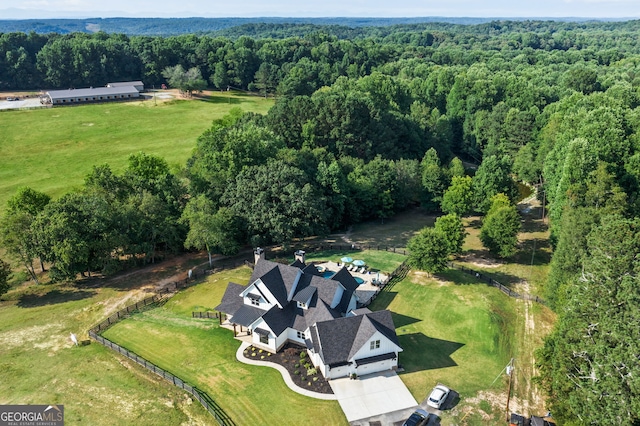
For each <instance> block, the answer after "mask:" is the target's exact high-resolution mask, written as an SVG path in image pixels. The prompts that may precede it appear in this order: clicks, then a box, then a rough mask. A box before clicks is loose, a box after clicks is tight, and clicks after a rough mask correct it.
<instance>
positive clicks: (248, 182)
mask: <svg viewBox="0 0 640 426" xmlns="http://www.w3.org/2000/svg"><path fill="white" fill-rule="evenodd" d="M222 202H223V204H224V205H226V206H227V207H229V208H230V209H231V211H233V213H234V214H236V215H238V216H240V217H241V218H242V219H244V220H245V221H246V223H247V228H248V231H249V235H250V237H251V238H252V243H253V244H259V243H260V244H262V243H270V242H276V243H287V242H289V241H291V240H292V239H293V238H295V237H306V236H310V235H318V234H322V233H324V232H326V229H327V226H326V223H327V218H326V211H325V208H324V206H325V205H326V202H325V200H324V198H323V197H322V196H321V195H320V194H319V193H318V191H317V190H316V188H315V187H314V186H313V185H311V184H310V183H309V181H308V178H307V176H306V175H305V173H304V172H302V171H301V170H300V169H298V168H296V167H293V166H290V165H288V164H286V163H284V162H282V161H278V160H271V161H269V162H268V163H267V164H265V165H260V166H252V167H247V168H245V169H244V170H242V171H241V172H240V173H239V174H238V176H237V177H236V179H235V180H234V181H233V182H231V183H230V185H229V186H228V188H227V190H226V191H225V193H224V196H223V197H222Z"/></svg>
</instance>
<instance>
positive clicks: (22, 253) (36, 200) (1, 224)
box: [0, 187, 51, 283]
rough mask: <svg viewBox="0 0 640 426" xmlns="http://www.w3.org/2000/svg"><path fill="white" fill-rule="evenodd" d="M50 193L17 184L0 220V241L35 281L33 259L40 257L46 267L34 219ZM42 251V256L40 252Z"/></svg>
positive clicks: (43, 206) (43, 269)
mask: <svg viewBox="0 0 640 426" xmlns="http://www.w3.org/2000/svg"><path fill="white" fill-rule="evenodd" d="M50 200H51V197H49V196H48V195H47V194H44V193H42V192H38V191H36V190H34V189H31V188H29V187H24V188H20V189H19V190H18V191H17V192H16V194H15V195H13V196H12V197H11V198H10V199H9V200H8V201H7V212H6V214H5V216H4V217H3V218H2V219H1V220H0V241H1V242H2V245H3V246H4V247H5V249H6V250H7V251H8V253H9V254H10V255H12V256H13V257H14V258H15V259H16V260H18V261H19V262H20V263H21V264H22V265H24V267H25V268H26V269H27V271H28V272H29V275H30V276H31V278H32V279H33V280H34V281H35V282H36V283H37V282H38V277H37V275H36V273H35V270H34V268H33V260H34V258H36V257H40V267H41V269H42V271H43V272H44V271H45V267H44V262H43V257H44V256H43V255H42V252H41V251H40V250H39V249H38V247H39V245H38V244H37V240H36V239H35V234H34V229H33V222H34V220H35V218H36V216H37V215H38V214H39V213H40V212H41V211H42V210H44V208H45V206H46V205H47V204H48V203H49V201H50ZM41 255H42V256H41Z"/></svg>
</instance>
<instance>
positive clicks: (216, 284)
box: [104, 267, 346, 425]
mask: <svg viewBox="0 0 640 426" xmlns="http://www.w3.org/2000/svg"><path fill="white" fill-rule="evenodd" d="M250 274H251V270H250V269H249V268H246V267H243V268H239V269H236V270H233V271H227V272H222V273H220V274H215V275H212V276H211V277H209V280H208V281H207V282H206V283H204V284H200V285H198V286H196V287H192V288H190V289H187V290H185V291H183V292H180V293H179V294H178V295H177V296H175V297H174V298H172V299H171V300H170V301H169V302H168V303H167V304H166V305H165V306H163V307H162V308H159V309H155V310H152V311H147V312H144V313H141V314H136V315H134V316H132V317H131V318H129V319H126V320H124V321H122V322H120V323H118V324H116V325H115V326H113V327H112V328H110V329H109V330H107V331H106V332H105V333H104V336H105V337H106V338H108V339H111V340H112V341H114V342H117V343H118V344H120V345H122V346H124V347H126V348H127V349H129V350H132V351H134V352H136V353H137V354H139V355H141V356H143V357H145V358H147V359H148V360H150V361H152V362H154V363H156V364H157V365H159V366H160V367H162V368H165V369H167V370H168V371H170V372H172V373H173V374H176V375H177V376H179V377H181V378H183V379H184V380H186V381H187V382H190V383H192V384H195V385H196V386H198V387H199V388H200V389H203V390H205V391H206V392H207V393H209V395H210V396H211V397H212V398H213V399H214V400H215V401H216V402H217V403H218V404H219V405H220V406H221V407H222V408H223V409H224V410H225V412H226V413H227V414H228V415H229V416H231V418H232V419H233V420H234V421H235V422H236V423H237V424H238V425H241V424H255V425H271V424H304V423H307V422H308V420H309V419H322V421H321V422H320V423H319V424H327V425H329V424H330V425H339V424H346V419H345V418H344V414H343V413H342V410H341V409H340V406H339V405H338V403H337V402H336V401H322V400H317V399H312V398H308V397H305V396H302V395H300V394H297V393H295V392H293V391H291V390H289V388H287V386H286V385H285V384H284V381H283V380H282V376H281V375H280V373H279V372H277V371H276V370H274V369H271V368H266V367H255V366H249V365H246V364H242V363H239V362H238V361H237V360H236V358H235V353H236V350H237V349H238V347H239V346H240V342H238V341H237V340H235V339H234V338H233V333H232V332H231V331H230V330H227V329H223V328H220V327H219V326H218V323H217V320H213V319H211V320H203V319H192V318H191V311H192V310H194V309H197V310H201V309H207V308H208V309H212V308H213V307H215V306H216V305H217V304H218V303H219V301H220V299H221V298H222V294H223V292H224V289H225V288H226V286H227V283H228V281H233V282H237V283H246V282H247V280H248V279H249V276H250ZM283 413H286V421H285V420H283V415H284V414H283Z"/></svg>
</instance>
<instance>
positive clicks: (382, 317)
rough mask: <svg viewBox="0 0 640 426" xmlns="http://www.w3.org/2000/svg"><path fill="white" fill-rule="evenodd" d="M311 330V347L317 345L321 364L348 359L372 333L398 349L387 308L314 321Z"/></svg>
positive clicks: (337, 362)
mask: <svg viewBox="0 0 640 426" xmlns="http://www.w3.org/2000/svg"><path fill="white" fill-rule="evenodd" d="M389 326H390V327H389ZM315 332H316V333H317V336H316V339H317V343H316V342H315V341H314V342H313V344H314V347H315V348H319V350H320V352H321V354H320V356H321V358H322V359H323V361H324V363H325V364H328V365H330V366H331V365H339V364H343V363H345V362H347V361H349V360H350V359H351V358H352V357H353V356H355V354H356V353H357V352H358V351H359V350H360V349H361V348H362V347H363V346H364V345H365V344H366V343H367V342H368V341H369V339H370V338H371V337H372V336H374V335H375V334H376V333H380V334H381V335H383V336H384V337H386V338H388V339H389V340H390V341H391V342H393V343H394V344H395V345H396V346H398V347H399V348H401V347H400V344H399V343H398V338H397V336H396V332H395V327H394V326H393V319H392V317H391V312H389V311H387V310H385V311H378V312H373V313H370V314H364V315H356V316H350V317H343V318H336V319H334V320H331V321H322V322H317V323H316V325H315Z"/></svg>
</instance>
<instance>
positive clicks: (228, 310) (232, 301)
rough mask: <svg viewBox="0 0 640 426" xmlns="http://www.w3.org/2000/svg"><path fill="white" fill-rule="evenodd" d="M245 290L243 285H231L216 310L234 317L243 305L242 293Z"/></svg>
mask: <svg viewBox="0 0 640 426" xmlns="http://www.w3.org/2000/svg"><path fill="white" fill-rule="evenodd" d="M244 290H246V287H245V286H243V285H240V284H236V283H229V285H227V289H226V290H225V292H224V295H223V296H222V300H221V301H220V304H219V305H218V306H216V307H215V308H214V309H215V310H216V311H218V312H224V313H225V314H227V315H233V314H234V313H235V312H236V311H237V310H238V309H240V306H242V305H243V301H242V296H240V293H242V292H243V291H244Z"/></svg>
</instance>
